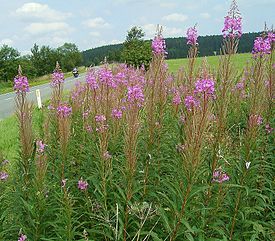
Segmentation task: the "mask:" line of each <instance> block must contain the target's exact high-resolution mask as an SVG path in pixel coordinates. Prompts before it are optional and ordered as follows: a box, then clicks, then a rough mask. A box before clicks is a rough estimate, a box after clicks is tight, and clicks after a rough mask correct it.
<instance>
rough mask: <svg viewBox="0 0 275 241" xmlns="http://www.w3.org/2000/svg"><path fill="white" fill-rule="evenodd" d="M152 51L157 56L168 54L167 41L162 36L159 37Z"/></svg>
mask: <svg viewBox="0 0 275 241" xmlns="http://www.w3.org/2000/svg"><path fill="white" fill-rule="evenodd" d="M152 49H153V53H154V54H156V55H165V54H167V52H166V44H165V39H164V38H163V37H162V36H161V35H157V36H155V38H154V39H153V41H152Z"/></svg>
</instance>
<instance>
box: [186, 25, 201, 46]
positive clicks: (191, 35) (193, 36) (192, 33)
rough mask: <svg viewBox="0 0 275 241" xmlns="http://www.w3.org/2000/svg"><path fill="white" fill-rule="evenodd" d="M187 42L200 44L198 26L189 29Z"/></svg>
mask: <svg viewBox="0 0 275 241" xmlns="http://www.w3.org/2000/svg"><path fill="white" fill-rule="evenodd" d="M186 34H187V44H190V45H198V42H197V40H198V30H197V29H196V26H194V27H191V28H188V29H187V33H186Z"/></svg>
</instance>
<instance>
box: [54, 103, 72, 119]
mask: <svg viewBox="0 0 275 241" xmlns="http://www.w3.org/2000/svg"><path fill="white" fill-rule="evenodd" d="M57 114H58V116H59V117H62V118H66V117H69V116H70V115H71V114H72V107H70V106H69V105H67V104H60V105H59V106H58V107H57Z"/></svg>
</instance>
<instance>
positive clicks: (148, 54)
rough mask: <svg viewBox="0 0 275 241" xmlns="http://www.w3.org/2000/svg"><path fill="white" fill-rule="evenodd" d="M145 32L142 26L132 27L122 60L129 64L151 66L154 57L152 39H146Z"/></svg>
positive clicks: (124, 46)
mask: <svg viewBox="0 0 275 241" xmlns="http://www.w3.org/2000/svg"><path fill="white" fill-rule="evenodd" d="M143 37H144V32H143V31H142V29H141V28H138V27H136V26H135V27H132V28H131V29H130V30H129V31H128V33H127V36H126V40H125V42H124V44H123V50H122V53H121V60H122V61H123V62H126V63H127V64H128V65H131V66H135V67H141V66H142V65H144V66H145V68H148V67H149V63H150V60H151V59H152V50H151V45H150V41H144V40H143Z"/></svg>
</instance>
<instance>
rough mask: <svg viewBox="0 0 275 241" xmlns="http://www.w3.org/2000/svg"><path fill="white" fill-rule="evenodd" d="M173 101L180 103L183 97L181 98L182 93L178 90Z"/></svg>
mask: <svg viewBox="0 0 275 241" xmlns="http://www.w3.org/2000/svg"><path fill="white" fill-rule="evenodd" d="M172 103H173V104H174V105H179V104H180V103H181V98H180V94H179V92H178V91H177V92H176V93H175V94H174V97H173V101H172Z"/></svg>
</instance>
